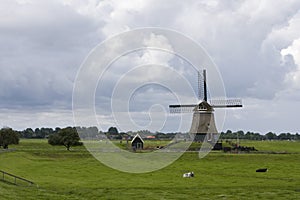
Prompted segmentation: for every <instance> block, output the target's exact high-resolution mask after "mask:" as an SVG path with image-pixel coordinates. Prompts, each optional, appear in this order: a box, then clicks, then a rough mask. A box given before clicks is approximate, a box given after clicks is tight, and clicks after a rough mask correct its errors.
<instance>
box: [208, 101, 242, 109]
mask: <svg viewBox="0 0 300 200" xmlns="http://www.w3.org/2000/svg"><path fill="white" fill-rule="evenodd" d="M210 105H211V106H212V107H214V108H230V107H243V104H242V100H241V99H212V100H210Z"/></svg>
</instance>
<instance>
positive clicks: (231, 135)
mask: <svg viewBox="0 0 300 200" xmlns="http://www.w3.org/2000/svg"><path fill="white" fill-rule="evenodd" d="M237 138H239V139H245V140H300V135H299V134H298V133H296V134H291V133H280V134H276V133H273V132H268V133H266V134H264V135H262V134H260V133H255V132H250V131H247V132H246V133H245V132H244V131H242V130H240V131H235V132H233V131H231V130H227V131H226V132H221V135H220V139H237Z"/></svg>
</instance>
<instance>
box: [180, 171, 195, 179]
mask: <svg viewBox="0 0 300 200" xmlns="http://www.w3.org/2000/svg"><path fill="white" fill-rule="evenodd" d="M182 177H183V178H192V177H194V172H188V173H185V174H183V176H182Z"/></svg>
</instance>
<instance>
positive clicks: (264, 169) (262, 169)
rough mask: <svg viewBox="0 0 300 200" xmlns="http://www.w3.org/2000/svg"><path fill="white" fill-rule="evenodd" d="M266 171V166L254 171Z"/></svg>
mask: <svg viewBox="0 0 300 200" xmlns="http://www.w3.org/2000/svg"><path fill="white" fill-rule="evenodd" d="M266 171H268V169H267V168H261V169H257V170H256V172H266Z"/></svg>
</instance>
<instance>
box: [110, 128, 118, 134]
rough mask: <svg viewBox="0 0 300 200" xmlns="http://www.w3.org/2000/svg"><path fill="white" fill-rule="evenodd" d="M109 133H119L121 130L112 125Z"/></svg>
mask: <svg viewBox="0 0 300 200" xmlns="http://www.w3.org/2000/svg"><path fill="white" fill-rule="evenodd" d="M108 133H109V134H111V135H118V134H119V131H118V129H117V128H116V127H110V128H109V129H108Z"/></svg>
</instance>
